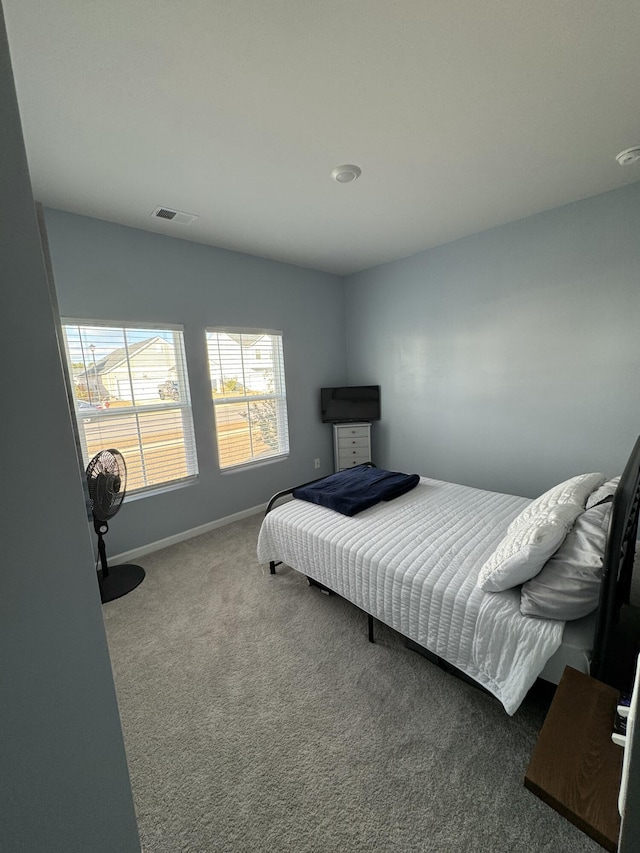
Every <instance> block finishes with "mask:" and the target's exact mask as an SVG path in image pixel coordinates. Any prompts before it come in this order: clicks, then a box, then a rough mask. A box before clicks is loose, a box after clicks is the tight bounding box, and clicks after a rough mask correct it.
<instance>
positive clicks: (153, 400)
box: [62, 320, 198, 493]
mask: <svg viewBox="0 0 640 853" xmlns="http://www.w3.org/2000/svg"><path fill="white" fill-rule="evenodd" d="M62 322H63V330H64V338H65V347H66V353H67V362H68V365H69V376H70V378H71V383H72V386H73V398H74V401H75V410H76V420H77V423H78V432H79V435H80V443H81V445H82V452H83V456H84V461H85V464H86V463H88V462H89V460H90V459H92V458H93V456H95V454H96V453H98V452H99V451H100V450H105V449H108V448H110V447H113V448H115V449H116V450H119V451H120V453H122V455H123V456H124V459H125V462H126V464H127V485H126V488H127V493H131V492H140V491H142V490H145V489H157V488H159V487H162V486H167V485H168V484H175V483H179V482H183V481H186V480H189V479H194V478H195V477H196V476H197V473H198V467H197V459H196V447H195V440H194V435H193V418H192V414H191V400H190V396H189V383H188V381H187V371H186V366H185V357H184V342H183V334H182V330H181V328H180V327H170V328H166V327H165V328H163V329H159V328H155V327H150V326H149V327H139V326H136V327H133V326H129V325H126V326H125V325H122V326H113V325H109V326H103V325H101V324H99V323H96V322H93V321H86V322H78V321H71V320H63V321H62Z"/></svg>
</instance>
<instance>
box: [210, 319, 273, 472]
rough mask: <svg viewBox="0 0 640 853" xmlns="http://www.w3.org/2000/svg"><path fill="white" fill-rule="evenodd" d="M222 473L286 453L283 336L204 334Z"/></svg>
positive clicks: (220, 331) (217, 331) (229, 331)
mask: <svg viewBox="0 0 640 853" xmlns="http://www.w3.org/2000/svg"><path fill="white" fill-rule="evenodd" d="M207 349H208V352H209V373H210V375H211V393H212V396H213V405H214V410H215V416H216V435H217V439H218V459H219V462H220V467H221V468H234V467H237V466H239V465H247V464H248V463H251V462H259V461H261V460H263V459H273V458H276V457H278V456H286V454H287V453H288V452H289V431H288V428H287V399H286V393H285V383H284V359H283V356H282V333H281V332H266V331H265V332H263V331H258V330H255V329H254V330H247V331H245V330H236V329H207Z"/></svg>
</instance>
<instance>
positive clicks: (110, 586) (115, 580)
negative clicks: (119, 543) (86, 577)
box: [98, 563, 144, 604]
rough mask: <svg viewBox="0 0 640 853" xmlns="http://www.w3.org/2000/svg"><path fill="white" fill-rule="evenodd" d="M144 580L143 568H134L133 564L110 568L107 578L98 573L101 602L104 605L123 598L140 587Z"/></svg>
mask: <svg viewBox="0 0 640 853" xmlns="http://www.w3.org/2000/svg"><path fill="white" fill-rule="evenodd" d="M143 580H144V569H143V568H142V566H134V565H132V564H131V563H124V564H122V565H120V566H109V574H108V575H107V577H106V578H105V577H103V576H102V571H99V572H98V583H99V584H100V600H101V601H102V603H103V604H104V603H105V601H113V600H114V598H121V597H122V596H123V595H126V594H127V593H128V592H131V590H132V589H135V588H136V587H137V586H139V585H140V584H141V583H142V581H143Z"/></svg>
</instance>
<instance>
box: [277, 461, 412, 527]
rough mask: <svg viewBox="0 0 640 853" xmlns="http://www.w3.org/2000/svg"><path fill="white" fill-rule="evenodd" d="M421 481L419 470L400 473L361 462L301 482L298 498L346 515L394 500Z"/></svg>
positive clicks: (297, 490)
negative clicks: (312, 481) (322, 477)
mask: <svg viewBox="0 0 640 853" xmlns="http://www.w3.org/2000/svg"><path fill="white" fill-rule="evenodd" d="M419 482H420V476H419V475H418V474H400V473H398V472H397V471H385V470H384V469H383V468H370V467H369V466H367V465H357V466H355V467H354V468H347V470H346V471H339V472H338V473H337V474H330V475H329V476H328V477H324V479H322V480H318V482H317V483H310V484H309V485H308V486H298V487H297V488H295V489H294V490H293V496H294V498H300V499H301V500H303V501H311V503H314V504H320V506H326V507H328V508H329V509H335V510H336V512H341V513H342V514H343V515H355V514H356V513H357V512H362V510H364V509H369V507H370V506H374V504H377V503H379V502H380V501H390V500H392V499H393V498H397V497H400V495H404V494H405V493H406V492H408V491H410V490H411V489H414V488H415V487H416V486H417V485H418V483H419Z"/></svg>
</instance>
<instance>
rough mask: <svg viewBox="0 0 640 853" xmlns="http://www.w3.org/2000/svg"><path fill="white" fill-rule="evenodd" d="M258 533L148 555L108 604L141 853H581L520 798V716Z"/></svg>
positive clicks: (227, 534)
mask: <svg viewBox="0 0 640 853" xmlns="http://www.w3.org/2000/svg"><path fill="white" fill-rule="evenodd" d="M260 521H261V518H260V516H253V517H251V518H247V519H244V520H242V521H238V522H235V523H234V524H230V525H228V526H226V527H222V528H219V529H217V530H215V531H213V532H211V533H208V534H206V535H204V536H201V537H198V538H196V539H191V540H188V541H186V542H183V543H180V544H178V545H174V546H172V547H170V548H166V549H164V550H162V551H157V552H155V553H153V554H150V555H148V556H147V557H145V558H144V559H140V560H139V562H140V564H141V565H143V566H144V568H145V569H146V572H147V576H146V578H145V581H144V582H143V583H142V585H141V586H139V587H138V588H137V589H136V590H134V591H133V592H131V593H130V594H129V595H127V596H126V597H124V598H121V599H118V600H116V601H113V602H110V603H108V604H106V605H105V606H104V617H105V624H106V628H107V634H108V640H109V648H110V653H111V658H112V664H113V670H114V676H115V681H116V688H117V692H118V701H119V705H120V713H121V718H122V725H123V730H124V735H125V741H126V748H127V756H128V761H129V769H130V774H131V783H132V788H133V794H134V800H135V804H136V812H137V816H138V824H139V828H140V836H141V840H142V843H143V847H144V851H145V853H218V851H221V852H222V851H223V852H224V853H227V851H228V853H245V851H246V853H249V851H252V853H254V852H255V851H274V853H275V851H277V853H316V852H317V853H334V852H335V853H338V851H340V853H361V851H362V853H364V851H367V852H368V853H405V851H406V852H407V853H408V851H416V853H418V851H420V852H421V853H422V851H425V853H426V851H437V853H449V851H451V853H453V851H456V853H458V852H459V851H461V853H475V851H482V853H493V852H494V851H497V853H503V851H504V853H538V852H539V853H543V852H544V853H588V851H600V850H601V848H600V847H599V846H598V845H597V844H596V843H595V842H593V841H592V840H591V839H589V838H587V836H585V835H584V834H583V833H582V832H580V831H579V830H578V829H577V828H576V827H574V826H572V825H571V824H570V823H568V822H567V821H566V820H564V819H563V818H562V817H560V815H559V814H557V813H556V812H555V811H553V810H552V809H551V808H549V807H548V806H547V805H545V804H544V803H542V802H541V801H540V800H539V799H538V798H537V797H535V796H534V795H533V794H532V793H531V792H529V791H527V790H526V789H525V788H524V786H523V777H524V773H525V770H526V767H527V765H528V762H529V759H530V756H531V752H532V749H533V747H534V744H535V741H536V738H537V734H538V731H539V729H540V727H541V725H542V722H543V720H544V717H545V713H546V710H547V708H548V703H549V692H548V691H545V690H542V689H538V688H534V689H533V690H532V691H531V692H530V694H529V696H528V697H527V698H526V700H525V702H524V704H523V705H522V706H521V708H520V709H519V710H518V712H517V713H516V714H515V715H514V716H513V717H508V716H507V714H506V713H505V712H504V710H503V708H502V706H501V705H500V703H499V702H498V701H497V700H496V699H494V698H493V697H491V696H489V695H488V694H486V693H484V692H482V691H480V690H478V689H476V688H475V687H473V686H472V685H470V684H467V683H465V682H463V681H462V680H460V679H458V678H455V677H454V676H453V675H450V674H448V673H445V672H443V671H442V670H441V669H439V668H438V667H437V666H435V665H434V664H432V663H430V662H429V661H427V660H426V659H425V658H423V657H422V656H420V655H418V654H417V653H415V652H413V651H410V650H409V649H407V648H406V647H405V645H404V641H403V639H402V638H401V637H400V636H399V635H397V634H396V633H395V632H393V631H391V630H390V629H388V628H386V626H383V625H380V624H378V623H376V643H375V644H373V645H372V644H370V643H369V642H368V641H367V620H366V616H365V615H364V614H363V613H361V612H360V611H358V610H357V609H356V608H354V607H353V606H352V605H351V604H349V603H348V602H346V601H344V600H342V599H340V598H339V597H338V596H335V595H331V596H326V595H324V594H322V593H321V592H320V591H319V590H318V589H315V588H312V587H310V586H309V585H308V584H307V581H306V579H305V578H304V577H303V576H302V575H300V574H299V573H297V572H295V571H294V570H293V569H291V568H289V567H287V566H280V567H279V568H278V572H277V574H276V575H275V576H271V575H270V574H269V567H268V566H264V565H260V564H258V562H257V560H256V555H255V546H256V539H257V533H258V528H259V524H260Z"/></svg>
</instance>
